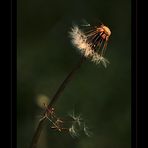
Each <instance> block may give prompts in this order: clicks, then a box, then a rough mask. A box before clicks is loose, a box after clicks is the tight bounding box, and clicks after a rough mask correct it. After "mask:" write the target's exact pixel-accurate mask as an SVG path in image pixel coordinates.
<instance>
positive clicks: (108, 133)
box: [17, 0, 131, 148]
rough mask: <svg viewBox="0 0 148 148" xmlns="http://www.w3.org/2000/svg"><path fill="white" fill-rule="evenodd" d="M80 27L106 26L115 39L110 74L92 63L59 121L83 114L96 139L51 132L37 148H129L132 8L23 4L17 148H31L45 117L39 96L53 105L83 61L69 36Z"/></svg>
mask: <svg viewBox="0 0 148 148" xmlns="http://www.w3.org/2000/svg"><path fill="white" fill-rule="evenodd" d="M82 19H85V20H87V21H88V22H97V21H98V20H101V21H102V22H103V23H104V24H106V25H107V26H108V27H109V28H110V29H111V31H112V35H111V37H110V39H109V43H108V48H107V51H106V58H107V59H108V60H109V61H110V64H109V65H108V67H107V68H106V69H105V68H104V67H103V66H102V65H99V66H96V65H95V64H93V63H92V62H90V61H86V62H85V63H84V64H83V65H82V67H81V68H80V69H79V70H78V71H77V72H76V74H75V76H74V77H73V80H72V81H71V82H70V83H69V84H68V87H66V89H65V91H64V92H63V94H62V96H61V97H60V98H59V100H58V101H57V103H56V107H55V109H56V114H57V115H58V116H60V117H64V116H67V114H68V113H69V112H71V111H72V110H75V111H76V112H77V113H81V114H82V116H83V118H84V119H85V120H86V123H87V125H88V126H89V127H90V129H91V131H92V132H93V135H92V137H90V138H89V137H87V136H85V135H81V136H80V137H79V138H76V139H73V138H72V137H71V136H70V135H69V134H67V133H59V132H56V131H53V130H51V129H50V127H49V125H48V123H47V125H46V127H45V128H44V130H43V133H42V135H41V138H40V141H39V145H38V148H48V147H52V148H58V147H60V148H130V147H131V1H130V0H106V1H103V0H61V1H60V0H18V1H17V147H18V148H27V147H29V144H30V142H31V139H32V136H33V134H34V132H35V128H36V126H37V123H38V121H39V119H40V115H41V113H42V112H43V110H42V109H41V108H40V107H39V105H38V104H37V100H38V98H39V96H41V95H42V96H46V97H47V98H49V99H50V98H51V97H52V96H53V94H54V93H55V91H56V90H57V88H58V86H59V85H60V83H61V82H62V81H63V79H64V78H65V77H66V75H67V74H68V73H69V71H70V70H71V69H72V68H73V67H74V66H75V64H76V63H77V62H78V61H79V59H80V55H79V53H78V52H77V51H76V49H75V48H74V47H73V46H72V45H71V42H70V39H69V37H68V32H69V30H70V28H71V25H72V24H73V23H74V22H76V21H80V20H82Z"/></svg>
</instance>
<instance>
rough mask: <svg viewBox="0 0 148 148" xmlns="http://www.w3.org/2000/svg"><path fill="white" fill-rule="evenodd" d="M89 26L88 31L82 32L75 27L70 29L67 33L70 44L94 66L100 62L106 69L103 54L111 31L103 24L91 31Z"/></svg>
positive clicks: (105, 60) (106, 62)
mask: <svg viewBox="0 0 148 148" xmlns="http://www.w3.org/2000/svg"><path fill="white" fill-rule="evenodd" d="M89 26H90V25H87V27H88V31H82V30H81V29H80V28H79V27H78V26H77V25H74V26H73V27H72V29H71V32H70V33H69V34H70V37H71V41H72V44H73V45H74V46H75V47H76V48H78V50H79V51H80V53H81V54H82V55H83V56H84V57H86V58H89V59H91V61H92V62H94V63H96V64H99V63H100V62H101V63H102V64H103V65H104V67H107V64H108V63H109V61H108V60H107V59H105V58H104V54H105V50H106V48H107V42H108V39H109V36H110V35H111V31H110V29H109V28H108V27H107V26H105V25H103V24H102V25H100V26H95V27H93V28H92V29H90V28H89Z"/></svg>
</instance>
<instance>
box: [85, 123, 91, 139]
mask: <svg viewBox="0 0 148 148" xmlns="http://www.w3.org/2000/svg"><path fill="white" fill-rule="evenodd" d="M83 130H84V133H85V135H86V136H88V137H91V136H92V132H91V131H89V128H88V127H87V126H86V124H85V123H84V128H83Z"/></svg>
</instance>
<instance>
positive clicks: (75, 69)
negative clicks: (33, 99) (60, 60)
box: [30, 57, 84, 148]
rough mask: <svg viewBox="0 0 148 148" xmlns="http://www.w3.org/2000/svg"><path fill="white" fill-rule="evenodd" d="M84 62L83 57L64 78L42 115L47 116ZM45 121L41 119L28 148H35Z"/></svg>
mask: <svg viewBox="0 0 148 148" xmlns="http://www.w3.org/2000/svg"><path fill="white" fill-rule="evenodd" d="M83 61H84V57H82V58H81V60H80V62H79V63H78V64H77V65H76V67H74V69H73V70H72V71H71V72H70V73H69V74H68V76H67V77H66V78H65V80H64V81H63V82H62V84H61V85H60V87H59V88H58V90H57V91H56V93H55V94H54V96H53V98H52V100H51V102H50V103H49V105H48V107H47V110H46V112H45V113H44V115H48V110H50V109H51V107H52V106H53V105H54V104H55V102H56V101H57V99H58V98H59V97H60V95H61V93H62V92H63V90H64V88H65V87H66V86H67V84H68V82H69V81H70V80H71V78H72V76H73V75H74V73H75V72H76V71H77V69H79V68H80V66H81V64H82V63H83ZM46 120H47V118H46V117H45V118H42V119H41V120H40V122H39V124H38V127H37V129H36V131H35V134H34V136H33V139H32V142H31V145H30V148H37V143H38V140H39V138H40V135H41V132H42V129H43V127H44V124H45V121H46Z"/></svg>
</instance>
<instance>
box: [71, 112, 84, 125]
mask: <svg viewBox="0 0 148 148" xmlns="http://www.w3.org/2000/svg"><path fill="white" fill-rule="evenodd" d="M69 116H70V117H71V118H72V119H73V120H74V122H75V123H77V124H78V125H79V126H81V122H82V120H83V119H82V117H81V115H78V116H76V115H75V113H74V111H73V112H72V114H69Z"/></svg>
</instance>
